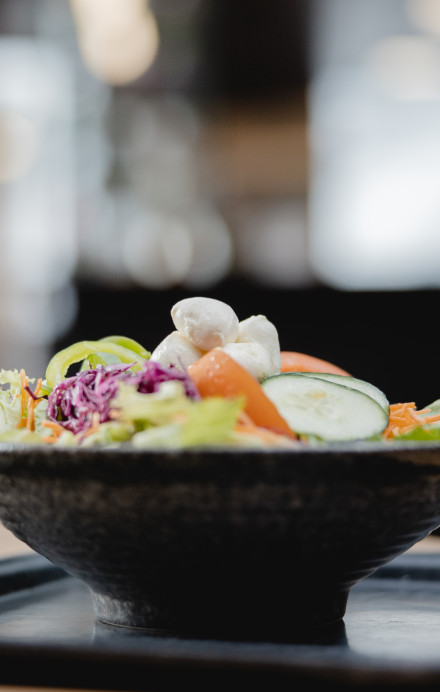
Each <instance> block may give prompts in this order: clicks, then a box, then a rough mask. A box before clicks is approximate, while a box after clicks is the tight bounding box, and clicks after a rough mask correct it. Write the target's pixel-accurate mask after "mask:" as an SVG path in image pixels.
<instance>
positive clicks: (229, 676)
mask: <svg viewBox="0 0 440 692" xmlns="http://www.w3.org/2000/svg"><path fill="white" fill-rule="evenodd" d="M312 683H313V684H314V685H315V687H316V688H322V689H325V690H329V689H332V688H334V689H336V688H337V689H341V688H342V689H356V688H359V689H362V690H368V689H373V688H374V689H375V690H377V689H378V686H381V687H386V688H388V687H389V689H396V686H398V688H399V689H420V688H423V689H426V688H431V687H432V688H434V687H436V688H438V686H439V685H440V556H439V555H437V554H418V553H407V554H405V555H402V556H400V557H399V558H396V559H395V560H394V561H392V562H391V563H389V564H388V565H387V566H386V567H383V568H381V569H379V570H378V571H377V572H376V574H375V575H374V577H369V578H367V579H364V580H363V581H361V582H360V583H359V584H357V585H356V586H355V587H354V588H353V589H352V591H351V593H350V597H349V601H348V609H347V614H346V617H345V618H344V621H343V622H341V623H338V624H337V625H335V626H333V627H328V628H324V629H320V630H318V631H303V632H298V633H296V634H295V637H294V639H291V640H289V641H278V642H274V641H272V642H251V641H247V642H241V641H235V642H233V641H214V640H190V639H179V638H176V637H164V636H161V637H155V636H152V635H151V634H149V633H146V632H142V631H136V630H130V629H124V628H118V627H111V626H108V625H104V624H101V623H99V622H95V617H94V613H93V608H92V602H91V598H90V594H89V592H88V590H87V588H86V587H85V586H84V585H83V584H82V583H81V582H79V581H78V580H76V579H74V578H72V577H70V576H68V575H66V574H65V572H63V571H62V570H60V569H58V568H56V567H55V566H54V565H52V564H51V563H50V562H48V561H47V560H46V559H45V558H43V557H41V556H39V555H36V554H28V555H25V556H20V557H17V558H10V559H7V560H2V561H0V685H2V684H3V685H7V684H9V685H32V686H40V687H41V686H45V687H54V686H55V687H62V688H79V689H91V688H94V689H105V690H149V691H150V692H154V690H165V689H168V690H171V689H174V690H177V689H179V688H181V687H182V685H183V684H184V685H186V686H187V687H188V689H191V690H198V689H200V690H202V689H203V690H209V691H211V690H220V689H221V690H223V691H224V692H225V690H227V689H228V687H229V688H230V687H231V686H232V685H233V686H234V687H233V689H242V688H243V686H244V685H247V687H248V688H249V689H252V687H253V688H254V689H256V688H257V687H258V688H259V689H262V688H265V689H266V690H268V691H274V690H284V689H286V690H287V689H289V690H292V689H295V690H297V689H300V688H299V687H298V686H299V685H304V686H306V685H307V687H308V688H309V686H310V684H312ZM177 686H178V687H177Z"/></svg>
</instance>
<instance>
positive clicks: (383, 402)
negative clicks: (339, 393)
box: [298, 372, 390, 413]
mask: <svg viewBox="0 0 440 692" xmlns="http://www.w3.org/2000/svg"><path fill="white" fill-rule="evenodd" d="M298 374H299V375H303V376H305V377H315V378H318V379H322V380H327V381H329V382H334V383H335V384H340V385H342V386H343V387H351V389H358V390H359V391H360V392H363V393H364V394H367V395H368V396H371V398H372V399H374V400H375V401H377V403H378V404H379V405H380V406H382V408H383V409H384V410H385V411H386V412H387V413H388V412H389V410H390V402H389V401H388V398H387V397H386V395H385V394H384V392H383V391H382V390H381V389H379V388H378V387H376V386H375V385H374V384H371V382H365V380H359V379H357V378H356V377H350V376H347V375H334V374H333V373H328V372H301V373H298Z"/></svg>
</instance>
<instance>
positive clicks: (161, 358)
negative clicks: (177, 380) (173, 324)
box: [151, 331, 203, 371]
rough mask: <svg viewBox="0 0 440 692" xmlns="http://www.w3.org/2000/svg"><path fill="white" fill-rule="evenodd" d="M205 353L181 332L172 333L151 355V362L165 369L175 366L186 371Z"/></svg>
mask: <svg viewBox="0 0 440 692" xmlns="http://www.w3.org/2000/svg"><path fill="white" fill-rule="evenodd" d="M202 355H203V351H201V350H200V349H199V348H197V346H194V344H193V343H191V341H188V339H186V338H185V337H184V336H182V334H180V333H179V332H177V331H176V332H171V334H168V336H166V337H165V339H164V340H163V341H161V342H160V344H159V345H158V346H156V348H155V349H154V351H153V353H152V354H151V360H154V361H156V363H160V364H161V365H164V366H165V367H169V366H170V365H175V366H176V368H179V370H184V371H185V370H186V369H187V367H188V366H189V365H191V363H195V361H196V360H198V359H199V358H201V357H202Z"/></svg>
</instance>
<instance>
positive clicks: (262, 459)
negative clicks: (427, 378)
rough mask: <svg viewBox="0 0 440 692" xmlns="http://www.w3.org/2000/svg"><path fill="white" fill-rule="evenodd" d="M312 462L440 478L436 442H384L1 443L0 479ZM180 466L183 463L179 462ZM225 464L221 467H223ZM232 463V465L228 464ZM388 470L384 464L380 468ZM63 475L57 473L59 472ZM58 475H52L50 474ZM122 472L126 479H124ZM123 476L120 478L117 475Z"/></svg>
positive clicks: (439, 444) (439, 448)
mask: <svg viewBox="0 0 440 692" xmlns="http://www.w3.org/2000/svg"><path fill="white" fill-rule="evenodd" d="M312 460H313V464H314V465H316V466H318V467H321V468H325V467H326V465H328V466H329V469H331V465H332V464H336V463H337V462H339V466H342V465H344V464H345V465H350V466H357V467H359V468H368V467H376V466H377V465H378V464H379V465H380V464H383V463H384V464H389V465H391V464H393V468H394V469H395V468H396V466H401V467H402V468H403V467H406V468H408V467H411V468H413V469H419V470H420V472H423V471H425V472H429V473H432V474H440V441H426V442H425V441H424V442H419V441H410V440H408V441H405V442H398V443H390V442H387V441H364V440H359V441H354V442H343V443H340V442H337V443H336V442H335V443H331V444H328V445H327V444H326V445H310V444H299V445H298V446H297V447H289V448H287V447H286V448H282V447H280V448H269V447H268V448H251V447H248V448H245V447H229V448H226V447H220V446H217V447H216V446H212V447H192V448H190V447H188V448H184V449H177V448H164V447H160V448H159V447H156V448H148V449H147V448H135V447H132V446H129V445H120V446H114V447H113V446H112V447H99V446H98V445H94V446H87V447H81V446H78V447H69V446H65V447H64V446H61V445H60V446H57V445H54V446H42V445H29V444H27V445H23V444H17V443H10V442H0V475H4V474H11V473H14V474H16V475H17V474H18V473H19V472H20V470H24V469H32V470H33V472H35V473H36V472H37V471H39V472H41V473H43V472H44V473H48V474H53V473H54V471H56V470H60V475H64V472H66V471H69V470H70V471H72V472H74V473H75V474H79V473H80V472H81V471H84V470H85V469H94V470H95V472H96V474H99V475H100V474H102V473H105V471H108V473H109V474H110V475H112V474H114V473H115V472H117V473H119V474H121V463H123V464H124V467H123V468H124V469H125V470H127V471H128V470H132V469H134V468H139V467H146V466H148V467H150V468H153V467H156V468H160V466H161V465H163V467H164V470H165V469H167V470H168V471H169V470H173V469H175V470H180V471H181V470H182V469H183V470H185V469H186V468H188V469H194V468H206V471H207V474H206V475H208V471H209V469H212V468H215V467H217V468H218V467H220V465H221V464H224V465H225V469H226V468H227V469H228V471H229V469H230V468H233V464H234V463H237V462H238V461H239V462H240V464H241V468H250V469H252V464H254V465H256V464H257V463H258V464H261V465H262V466H264V465H266V466H276V465H280V466H281V465H282V466H285V464H286V463H291V462H292V461H296V462H297V464H298V465H301V466H302V468H304V467H305V466H306V465H307V464H309V465H310V464H311V462H312ZM182 462H184V463H182ZM225 462H226V464H225ZM230 464H231V465H230ZM386 469H387V467H386V466H384V470H386ZM61 472H62V473H61ZM54 475H57V474H54ZM128 476H129V474H126V476H125V477H128ZM121 477H124V476H121Z"/></svg>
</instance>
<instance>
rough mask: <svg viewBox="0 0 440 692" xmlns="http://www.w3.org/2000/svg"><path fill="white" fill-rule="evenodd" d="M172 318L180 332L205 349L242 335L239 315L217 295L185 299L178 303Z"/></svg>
mask: <svg viewBox="0 0 440 692" xmlns="http://www.w3.org/2000/svg"><path fill="white" fill-rule="evenodd" d="M171 317H172V320H173V322H174V326H175V327H176V329H177V331H178V332H180V333H181V334H182V335H183V336H184V337H185V338H186V339H188V340H189V341H191V342H192V343H193V344H194V345H195V346H196V347H197V348H200V349H202V350H203V351H209V350H210V349H211V348H216V347H217V346H224V345H225V344H227V343H230V342H233V341H235V340H236V338H237V336H238V328H239V322H238V317H237V315H236V314H235V312H234V311H233V309H232V308H231V307H230V306H229V305H227V304H226V303H223V302H222V301H221V300H216V299H215V298H203V297H196V298H184V299H183V300H181V301H179V302H178V303H176V304H175V305H174V307H173V308H172V310H171Z"/></svg>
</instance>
